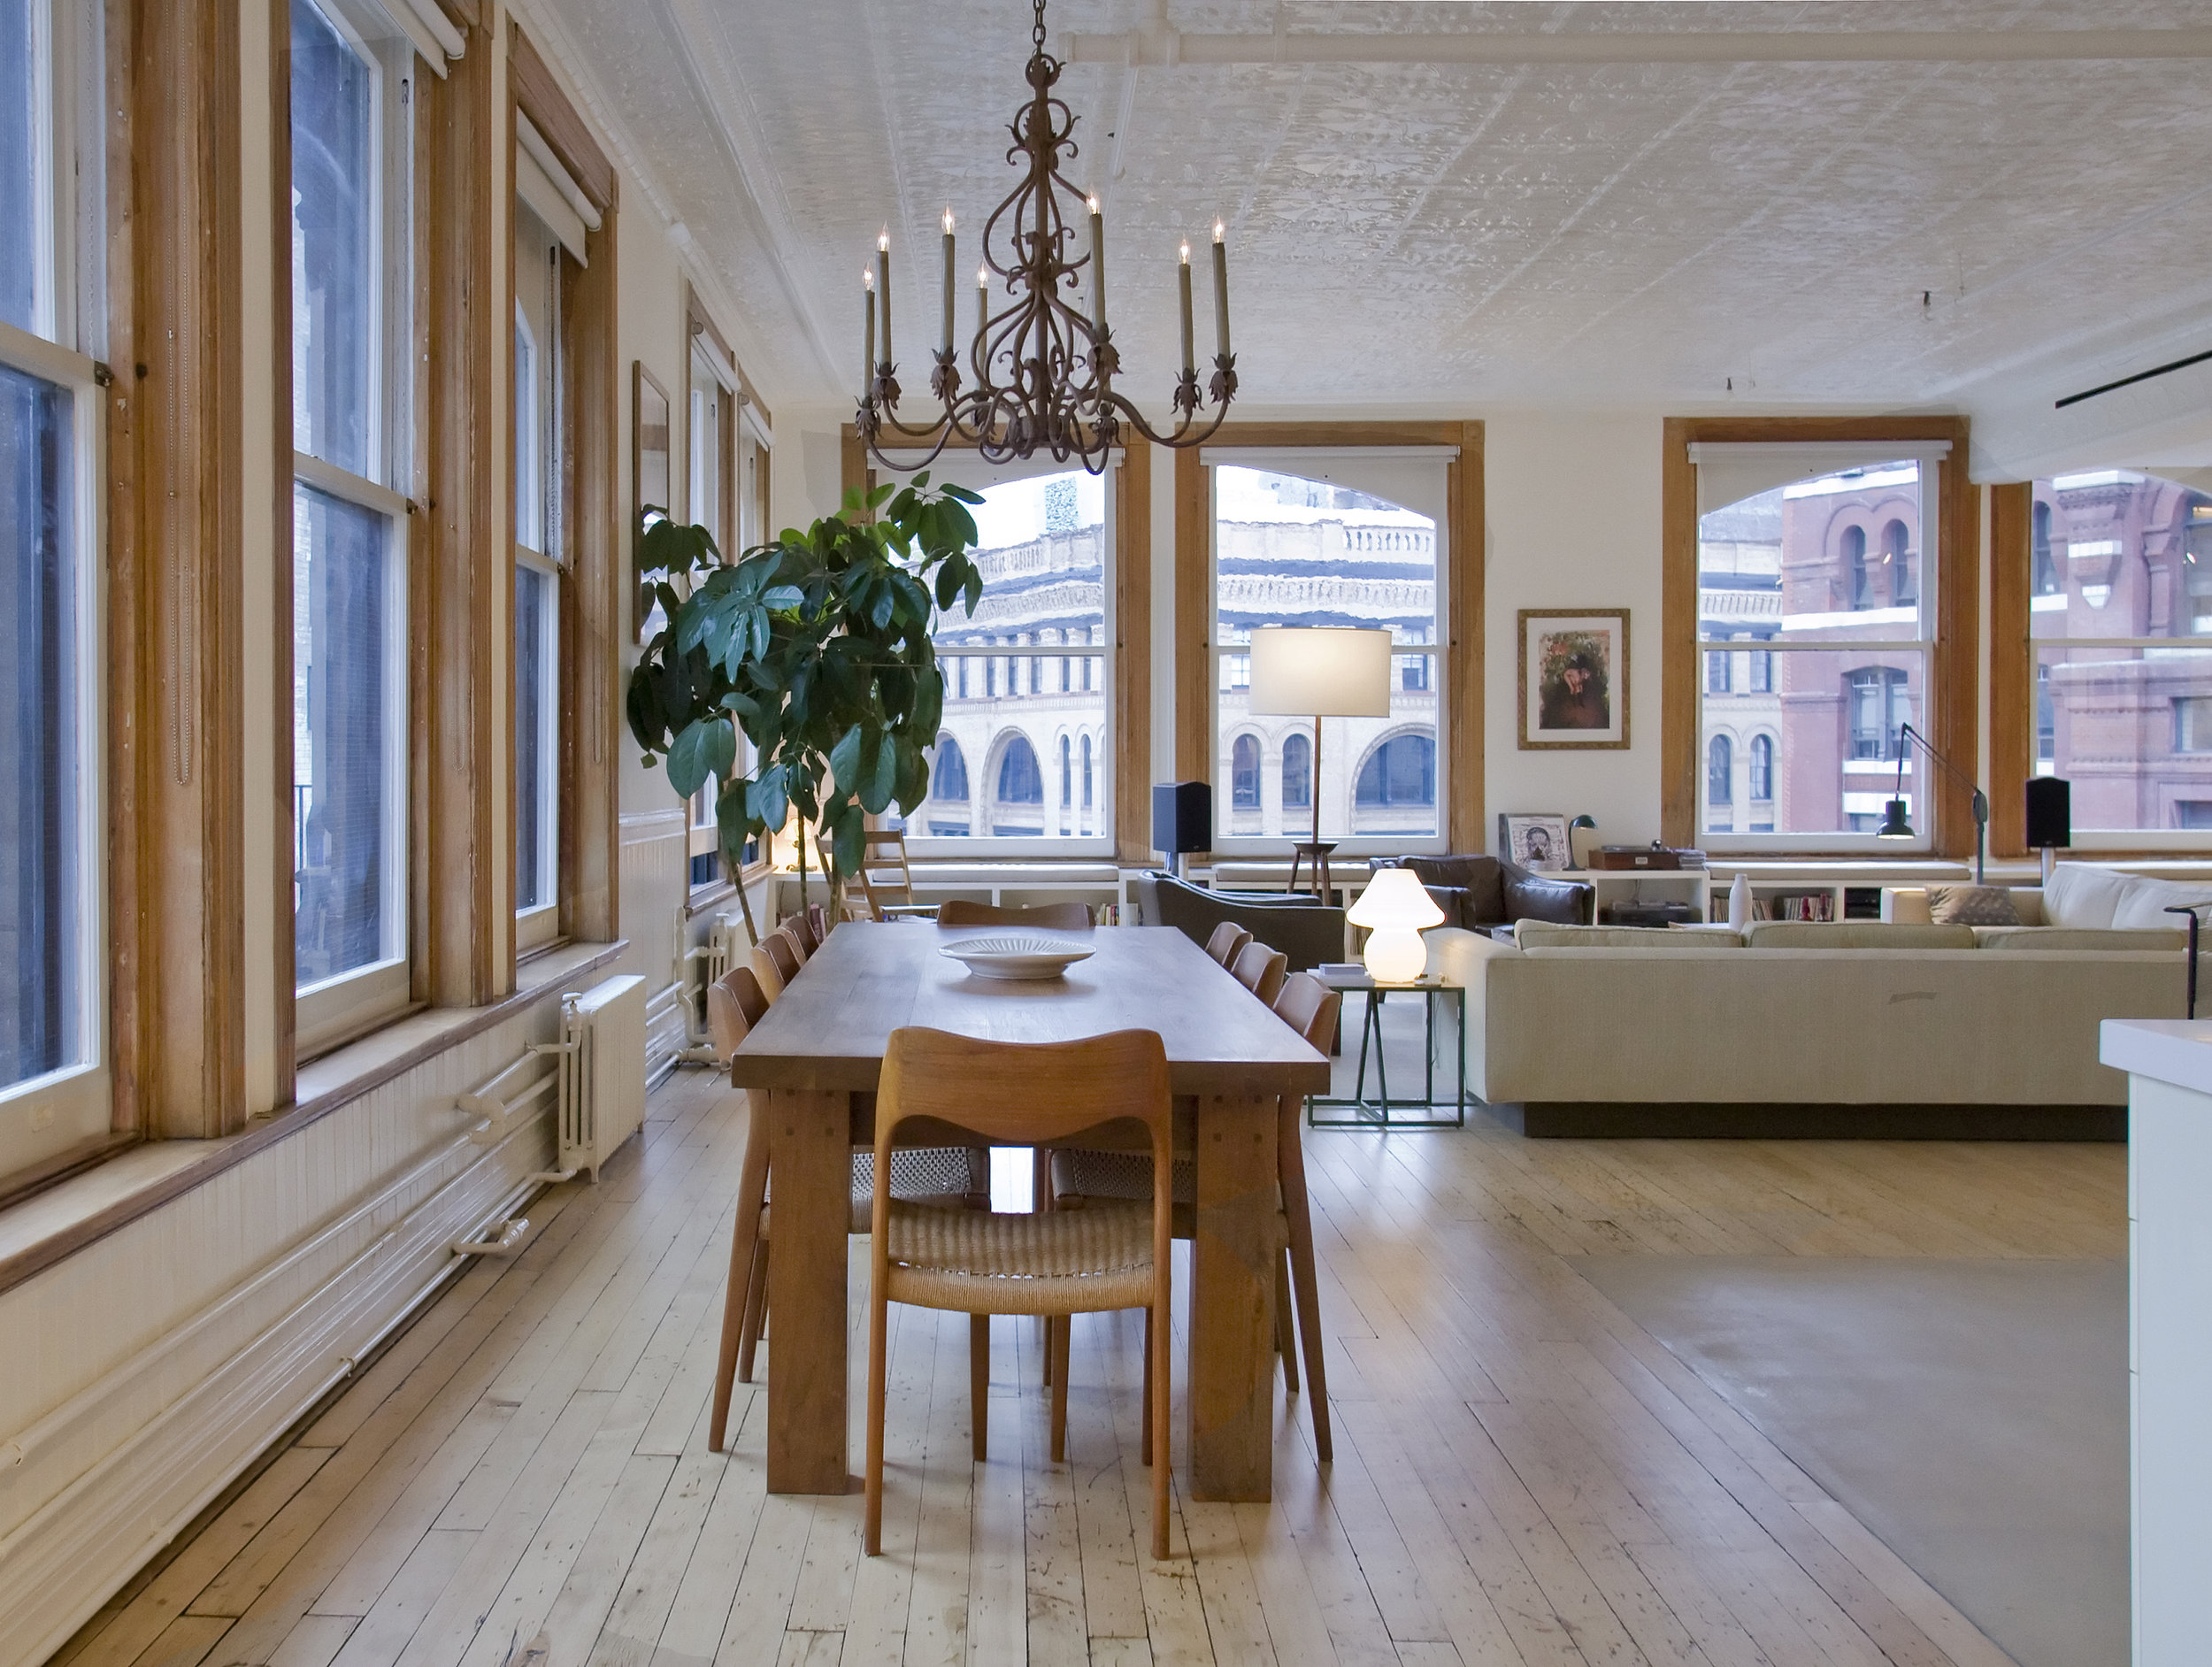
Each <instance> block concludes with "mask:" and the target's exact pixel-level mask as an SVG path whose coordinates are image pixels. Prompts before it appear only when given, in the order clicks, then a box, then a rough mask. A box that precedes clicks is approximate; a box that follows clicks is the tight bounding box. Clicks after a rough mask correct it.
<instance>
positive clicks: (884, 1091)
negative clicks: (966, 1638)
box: [862, 1027, 1174, 1560]
mask: <svg viewBox="0 0 2212 1667" xmlns="http://www.w3.org/2000/svg"><path fill="white" fill-rule="evenodd" d="M912 1118H934V1119H937V1120H940V1121H942V1122H945V1123H950V1124H954V1125H957V1126H959V1127H962V1128H964V1129H968V1130H971V1131H972V1132H973V1133H976V1134H979V1135H980V1136H982V1137H984V1138H985V1139H987V1140H991V1141H1005V1142H1009V1143H1011V1144H1016V1145H1030V1144H1049V1143H1051V1142H1054V1141H1064V1140H1067V1139H1070V1138H1071V1137H1074V1136H1076V1135H1079V1134H1081V1133H1085V1132H1086V1131H1088V1130H1094V1129H1098V1128H1101V1127H1102V1125H1108V1124H1112V1123H1118V1122H1122V1121H1124V1120H1125V1119H1133V1120H1134V1121H1136V1122H1138V1123H1140V1124H1141V1125H1143V1127H1144V1130H1145V1133H1146V1135H1147V1136H1148V1143H1149V1146H1150V1148H1151V1163H1152V1167H1153V1175H1154V1178H1155V1179H1154V1185H1153V1188H1152V1200H1151V1208H1150V1210H1141V1209H1138V1208H1135V1207H1133V1206H1128V1205H1123V1206H1120V1207H1118V1208H1116V1207H1110V1206H1109V1207H1102V1208H1099V1209H1095V1210H1069V1211H1066V1212H1064V1213H1063V1212H1060V1211H1046V1212H1044V1213H1042V1214H1036V1215H1010V1214H1009V1215H1001V1214H996V1213H993V1212H988V1211H980V1210H929V1209H924V1208H918V1207H917V1206H914V1205H910V1204H905V1203H902V1202H899V1201H898V1200H896V1199H895V1198H893V1196H892V1195H891V1189H890V1186H889V1181H890V1167H889V1159H890V1156H891V1152H892V1146H893V1143H894V1142H895V1141H896V1139H897V1137H898V1131H899V1125H901V1124H902V1123H905V1122H907V1121H910V1119H912ZM1173 1131H1174V1110H1173V1102H1172V1101H1171V1098H1170V1096H1169V1088H1168V1074H1167V1050H1166V1049H1165V1048H1164V1046H1163V1045H1162V1043H1161V1041H1160V1038H1159V1036H1158V1035H1157V1034H1156V1033H1154V1032H1151V1031H1138V1030H1131V1031H1117V1032H1114V1033H1111V1034H1110V1035H1105V1036H1092V1037H1087V1038H1085V1039H1084V1040H1082V1041H1065V1042H996V1041H979V1040H977V1039H975V1038H973V1037H969V1036H955V1035H951V1034H949V1033H946V1032H943V1031H935V1030H926V1029H921V1028H918V1027H910V1028H907V1029H902V1030H895V1031H893V1032H892V1033H891V1039H890V1046H889V1047H888V1049H887V1050H886V1051H885V1054H884V1059H883V1074H882V1078H881V1079H880V1083H879V1087H878V1089H877V1095H876V1173H877V1178H878V1179H877V1182H876V1187H875V1196H874V1199H873V1202H872V1221H871V1237H870V1242H869V1260H870V1279H869V1282H868V1468H867V1501H866V1512H865V1518H864V1529H863V1531H862V1544H863V1546H864V1548H865V1549H866V1551H867V1554H868V1555H869V1556H875V1555H876V1554H877V1553H878V1552H879V1550H880V1549H881V1548H882V1540H883V1418H884V1393H885V1372H886V1369H887V1359H886V1356H887V1344H888V1316H889V1309H890V1304H891V1303H893V1302H906V1303H910V1304H913V1305H915V1306H917V1307H921V1308H933V1309H937V1310H947V1311H950V1312H954V1313H965V1314H967V1315H969V1316H970V1317H971V1318H970V1321H969V1327H970V1329H969V1337H970V1345H969V1347H970V1356H969V1361H970V1394H971V1399H972V1407H971V1410H970V1414H969V1416H970V1417H971V1418H972V1419H973V1420H974V1422H975V1424H976V1425H977V1426H978V1428H979V1430H980V1428H981V1426H982V1425H983V1423H984V1420H985V1417H986V1415H987V1402H988V1396H987V1394H986V1391H987V1388H988V1386H989V1370H990V1352H989V1341H988V1340H989V1336H990V1329H989V1328H990V1320H989V1316H990V1315H993V1314H1040V1315H1044V1316H1047V1317H1067V1316H1071V1315H1075V1314H1088V1313H1099V1312H1105V1311H1109V1310H1115V1309H1124V1308H1141V1309H1143V1310H1145V1312H1146V1316H1147V1318H1146V1324H1145V1427H1146V1431H1147V1433H1148V1437H1149V1440H1148V1446H1149V1447H1150V1449H1151V1454H1150V1459H1151V1464H1152V1555H1153V1556H1154V1557H1155V1558H1156V1559H1160V1560H1164V1559H1165V1558H1166V1556H1167V1555H1168V1532H1167V1530H1168V1518H1167V1471H1168V1455H1169V1452H1170V1450H1171V1444H1170V1442H1169V1440H1168V1425H1167V1416H1168V1401H1169V1395H1168V1387H1169V1385H1168V1378H1169V1370H1170V1368H1169V1356H1170V1353H1171V1351H1170V1350H1169V1348H1167V1340H1168V1324H1169V1315H1170V1313H1171V1295H1172V1282H1173V1264H1172V1261H1171V1256H1170V1244H1171V1231H1172V1227H1173V1223H1172V1220H1171V1215H1172V1202H1171V1199H1170V1197H1169V1176H1170V1173H1171V1171H1172V1169H1173V1161H1172V1156H1171V1155H1172V1150H1173V1141H1174V1133H1173ZM1061 1335H1062V1336H1063V1338H1064V1336H1065V1332H1064V1330H1063V1331H1062V1333H1061ZM979 1339H980V1346H978V1340H979ZM1063 1347H1064V1344H1063ZM1058 1364H1059V1368H1060V1369H1059V1370H1058V1371H1056V1372H1055V1373H1054V1377H1053V1389H1052V1431H1053V1448H1054V1452H1055V1456H1059V1455H1060V1454H1062V1453H1064V1450H1065V1448H1066V1431H1067V1381H1068V1373H1067V1363H1066V1359H1065V1357H1064V1356H1063V1357H1062V1358H1061V1360H1060V1362H1059V1363H1058Z"/></svg>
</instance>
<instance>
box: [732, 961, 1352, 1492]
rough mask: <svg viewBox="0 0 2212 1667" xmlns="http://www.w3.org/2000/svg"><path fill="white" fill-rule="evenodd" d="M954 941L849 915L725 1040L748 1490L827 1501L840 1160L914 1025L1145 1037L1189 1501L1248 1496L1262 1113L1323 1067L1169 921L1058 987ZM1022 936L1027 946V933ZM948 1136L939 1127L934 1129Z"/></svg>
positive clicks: (1262, 1466) (1269, 1359) (1266, 1414)
mask: <svg viewBox="0 0 2212 1667" xmlns="http://www.w3.org/2000/svg"><path fill="white" fill-rule="evenodd" d="M1005 931H1006V929H1005V928H1003V927H1000V928H995V929H982V930H970V931H958V930H953V929H948V928H944V927H940V926H933V925H930V924H927V923H924V922H897V923H891V924H885V925H877V924H873V923H869V922H858V921H854V922H847V923H846V924H844V925H841V926H839V927H838V928H837V929H836V930H835V931H833V932H832V933H830V934H829V936H828V938H827V939H826V940H825V941H824V942H823V944H822V947H821V948H820V949H818V950H817V951H816V952H815V954H814V955H813V956H812V957H811V958H810V960H809V961H808V962H807V963H806V964H805V965H804V966H803V967H802V968H800V970H799V972H798V974H797V976H796V977H795V978H794V979H792V980H791V982H790V983H789V984H788V985H787V987H785V989H784V992H783V994H782V995H781V996H780V997H779V998H778V999H777V1001H776V1003H775V1005H774V1006H773V1007H772V1008H771V1009H770V1010H768V1013H767V1014H766V1016H765V1017H764V1018H762V1019H761V1021H760V1023H759V1024H757V1026H754V1027H753V1030H752V1032H751V1033H750V1034H749V1035H748V1036H747V1037H746V1039H745V1041H743V1042H742V1043H741V1044H740V1046H739V1047H738V1049H737V1051H736V1053H735V1055H734V1056H733V1058H732V1061H731V1065H730V1080H731V1082H732V1083H733V1085H734V1086H736V1087H741V1088H747V1089H750V1090H752V1091H753V1092H754V1093H756V1094H765V1095H767V1099H768V1115H767V1118H766V1122H767V1125H768V1162H769V1174H770V1178H771V1179H770V1187H771V1190H772V1196H773V1199H774V1209H775V1225H774V1229H773V1234H774V1240H773V1242H774V1253H773V1255H772V1256H770V1258H769V1264H768V1310H769V1315H770V1325H771V1327H772V1335H771V1340H770V1344H769V1350H770V1361H769V1367H768V1430H767V1486H768V1489H769V1491H770V1492H772V1493H780V1494H841V1493H844V1492H846V1491H847V1489H848V1486H849V1475H850V1470H851V1462H850V1459H849V1456H848V1454H847V1452H846V1448H845V1427H846V1401H845V1392H846V1383H847V1361H846V1343H847V1339H848V1337H849V1334H850V1328H849V1325H848V1315H847V1309H846V1301H847V1295H848V1293H847V1290H846V1277H845V1271H846V1265H847V1256H846V1235H847V1232H848V1229H849V1225H850V1205H849V1199H850V1196H851V1188H852V1152H853V1148H854V1146H855V1145H856V1144H862V1145H866V1144H870V1143H872V1141H873V1140H874V1138H875V1093H876V1084H877V1080H878V1078H879V1075H880V1073H881V1072H882V1069H883V1056H884V1052H885V1050H886V1049H887V1046H888V1045H889V1041H890V1037H891V1033H892V1032H893V1031H895V1030H898V1029H901V1028H902V1027H904V1026H912V1025H919V1026H929V1027H931V1028H933V1029H937V1030H945V1031H951V1032H954V1033H956V1034H960V1035H964V1036H976V1037H982V1038H987V1039H989V1040H992V1041H1024V1042H1036V1041H1069V1040H1072V1039H1074V1038H1077V1037H1082V1036H1095V1035H1100V1034H1102V1033H1106V1032H1109V1031H1117V1030H1149V1031H1155V1032H1157V1033H1158V1034H1159V1036H1160V1039H1161V1041H1162V1042H1163V1044H1164V1046H1165V1049H1166V1051H1167V1058H1168V1071H1169V1075H1170V1079H1171V1087H1172V1089H1173V1091H1174V1094H1175V1095H1176V1098H1177V1104H1178V1132H1179V1140H1178V1149H1181V1146H1182V1141H1181V1139H1180V1133H1181V1130H1182V1127H1183V1125H1184V1124H1185V1122H1186V1119H1187V1125H1188V1128H1189V1139H1190V1150H1191V1152H1192V1154H1193V1156H1194V1158H1195V1162H1196V1171H1197V1199H1196V1226H1197V1232H1196V1238H1195V1240H1194V1242H1193V1245H1192V1247H1191V1270H1192V1271H1191V1293H1190V1326H1189V1338H1190V1347H1189V1349H1188V1356H1187V1358H1188V1364H1187V1379H1186V1382H1187V1404H1188V1407H1189V1415H1190V1479H1189V1486H1190V1488H1191V1491H1192V1494H1193V1495H1194V1497H1196V1498H1198V1499H1205V1500H1255V1501H1264V1500H1266V1499H1267V1498H1268V1497H1269V1496H1270V1493H1271V1486H1272V1481H1273V1476H1272V1470H1271V1454H1272V1452H1273V1448H1274V1404H1275V1398H1274V1368H1275V1263H1276V1259H1277V1258H1278V1257H1279V1256H1281V1254H1282V1250H1281V1238H1280V1227H1279V1210H1278V1205H1277V1193H1276V1167H1275V1121H1276V1109H1277V1105H1278V1102H1279V1098H1280V1097H1281V1096H1282V1095H1304V1094H1311V1093H1325V1092H1326V1091H1327V1088H1328V1082H1329V1062H1328V1060H1327V1059H1326V1058H1325V1057H1324V1056H1322V1055H1321V1054H1320V1053H1318V1052H1317V1051H1316V1050H1315V1049H1313V1048H1312V1047H1311V1046H1310V1044H1308V1043H1307V1041H1305V1039H1304V1038H1303V1037H1302V1036H1300V1035H1299V1034H1298V1033H1296V1032H1295V1031H1294V1030H1292V1029H1291V1027H1290V1026H1287V1025H1286V1024H1285V1023H1283V1021H1282V1020H1281V1019H1279V1018H1277V1017H1276V1016H1275V1015H1274V1014H1273V1013H1272V1012H1271V1010H1269V1009H1268V1008H1267V1007H1266V1006H1265V1005H1264V1004H1263V1003H1261V1002H1260V1001H1258V1000H1257V999H1256V997H1255V996H1253V995H1252V994H1251V993H1250V992H1249V991H1248V990H1247V989H1246V988H1245V987H1244V986H1242V985H1241V984H1240V983H1238V982H1237V981H1236V979H1233V978H1232V977H1230V976H1229V974H1228V973H1227V972H1225V971H1224V970H1223V969H1222V968H1221V967H1220V965H1219V964H1217V963H1216V962H1215V960H1214V959H1213V957H1212V956H1210V955H1208V954H1207V953H1206V952H1205V951H1204V950H1203V949H1201V948H1199V946H1198V945H1196V944H1194V943H1193V942H1192V941H1190V940H1189V939H1188V938H1187V937H1185V936H1184V935H1183V933H1181V932H1179V931H1177V930H1176V929H1174V928H1173V927H1167V926H1103V927H1100V928H1098V929H1097V930H1096V931H1094V932H1089V933H1065V934H1062V933H1047V934H1041V935H1048V936H1070V937H1079V938H1080V939H1081V940H1082V941H1085V942H1087V944H1088V945H1089V946H1090V947H1091V948H1092V949H1094V954H1093V955H1092V956H1090V958H1088V959H1087V960H1084V961H1080V962H1078V963H1077V964H1075V965H1073V966H1071V967H1070V968H1069V969H1068V971H1067V972H1066V973H1065V974H1064V975H1063V976H1061V977H1059V978H1055V979H1041V980H1038V981H1034V982H1014V981H1010V980H1004V979H988V978H983V977H979V976H977V975H975V974H972V973H971V972H968V971H967V970H966V968H964V966H962V965H961V964H960V963H958V962H956V961H954V960H952V959H950V958H949V957H947V956H942V955H941V954H939V953H938V951H939V950H940V949H941V948H942V947H943V946H944V945H945V944H947V943H949V942H950V941H953V940H954V939H955V938H957V937H973V936H987V935H994V933H995V934H997V935H1003V933H1005ZM1025 935H1026V933H1025ZM946 1138H947V1139H948V1140H949V1141H955V1142H957V1141H958V1140H959V1137H958V1136H957V1135H956V1134H953V1133H951V1132H950V1131H947V1132H946Z"/></svg>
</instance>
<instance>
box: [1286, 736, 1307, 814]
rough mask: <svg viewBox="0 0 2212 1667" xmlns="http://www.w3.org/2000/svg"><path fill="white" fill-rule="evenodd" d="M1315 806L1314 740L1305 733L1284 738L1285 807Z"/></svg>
mask: <svg viewBox="0 0 2212 1667" xmlns="http://www.w3.org/2000/svg"><path fill="white" fill-rule="evenodd" d="M1312 808H1313V742H1311V741H1309V740H1307V739H1306V737H1305V736H1303V735H1286V736H1285V737H1284V738H1283V809H1284V810H1311V809H1312Z"/></svg>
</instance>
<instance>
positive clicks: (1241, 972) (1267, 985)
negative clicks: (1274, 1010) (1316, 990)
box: [1229, 939, 1290, 1007]
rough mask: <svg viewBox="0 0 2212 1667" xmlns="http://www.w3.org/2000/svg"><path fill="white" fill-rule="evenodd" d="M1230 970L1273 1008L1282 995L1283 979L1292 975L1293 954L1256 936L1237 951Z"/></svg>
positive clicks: (1238, 979)
mask: <svg viewBox="0 0 2212 1667" xmlns="http://www.w3.org/2000/svg"><path fill="white" fill-rule="evenodd" d="M1229 971H1230V972H1231V974H1232V975H1233V976H1234V978H1235V979H1236V981H1237V982H1238V983H1240V984H1241V985H1243V986H1244V987H1245V988H1246V989H1248V990H1249V991H1251V992H1252V994H1253V995H1256V996H1258V997H1259V998H1260V1000H1262V1001H1263V1002H1265V1003H1267V1004H1268V1005H1269V1006H1270V1007H1272V1006H1273V1005H1274V1004H1275V998H1276V997H1277V996H1278V995H1281V994H1282V989H1283V980H1284V979H1286V978H1288V977H1289V976H1290V957H1289V956H1286V955H1285V954H1283V953H1282V951H1281V950H1279V949H1269V948H1268V947H1267V946H1266V945H1265V944H1263V943H1262V942H1260V941H1259V940H1257V939H1254V940H1253V941H1251V942H1250V943H1248V944H1246V945H1245V946H1244V948H1242V949H1240V950H1238V951H1237V958H1236V959H1235V960H1234V961H1232V962H1231V963H1230V964H1229Z"/></svg>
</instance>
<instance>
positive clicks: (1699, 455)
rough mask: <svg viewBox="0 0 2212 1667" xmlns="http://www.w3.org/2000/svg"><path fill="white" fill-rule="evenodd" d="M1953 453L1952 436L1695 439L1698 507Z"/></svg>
mask: <svg viewBox="0 0 2212 1667" xmlns="http://www.w3.org/2000/svg"><path fill="white" fill-rule="evenodd" d="M1950 455H1951V442H1949V441H1947V440H1811V441H1794V440H1778V441H1694V442H1691V445H1690V461H1691V462H1692V463H1693V464H1694V465H1697V512H1698V513H1699V514H1700V515H1707V514H1709V513H1711V512H1712V511H1715V510H1717V509H1723V508H1725V507H1726V506H1727V505H1729V504H1731V503H1740V502H1741V501H1742V500H1743V499H1745V498H1749V497H1756V496H1757V495H1759V494H1760V493H1762V492H1771V491H1772V490H1773V489H1774V488H1776V487H1779V486H1787V485H1789V483H1790V482H1791V481H1793V480H1817V479H1819V478H1820V477H1821V476H1822V475H1827V474H1840V473H1841V472H1843V471H1845V470H1847V469H1863V468H1865V467H1866V466H1867V465H1870V464H1876V463H1897V462H1901V461H1902V460H1904V459H1905V458H1908V457H1910V458H1912V459H1914V460H1915V461H1916V462H1919V463H1923V464H1928V463H1936V462H1939V461H1940V460H1941V459H1943V458H1945V457H1949V456H1950Z"/></svg>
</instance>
